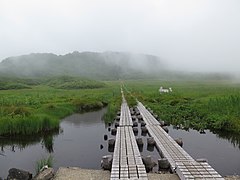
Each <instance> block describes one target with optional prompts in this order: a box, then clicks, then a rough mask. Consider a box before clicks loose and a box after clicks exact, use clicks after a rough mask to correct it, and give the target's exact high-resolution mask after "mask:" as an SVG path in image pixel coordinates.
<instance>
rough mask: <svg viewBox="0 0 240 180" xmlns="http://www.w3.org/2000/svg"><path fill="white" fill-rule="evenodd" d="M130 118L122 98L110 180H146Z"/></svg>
mask: <svg viewBox="0 0 240 180" xmlns="http://www.w3.org/2000/svg"><path fill="white" fill-rule="evenodd" d="M132 125H133V122H132V118H131V114H130V111H129V107H128V105H127V102H126V100H125V98H124V96H123V102H122V105H121V116H120V122H119V126H120V127H118V128H117V134H116V141H115V147H114V154H113V163H112V169H111V180H119V179H122V180H125V179H129V180H135V179H139V180H147V179H148V178H147V173H146V169H145V166H144V164H143V162H142V158H141V154H140V152H139V149H138V146H137V142H136V139H135V136H134V133H133V130H132Z"/></svg>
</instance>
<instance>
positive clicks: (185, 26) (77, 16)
mask: <svg viewBox="0 0 240 180" xmlns="http://www.w3.org/2000/svg"><path fill="white" fill-rule="evenodd" d="M75 50H78V51H80V52H81V51H100V52H102V51H129V52H136V53H146V54H153V55H157V56H159V57H160V58H161V59H162V60H163V61H165V62H168V63H169V64H170V65H171V67H172V68H175V69H179V70H183V69H184V70H188V71H226V72H239V73H240V0H0V60H2V59H4V58H6V57H9V56H16V55H22V54H29V53H32V52H52V53H56V54H65V53H69V52H72V51H75Z"/></svg>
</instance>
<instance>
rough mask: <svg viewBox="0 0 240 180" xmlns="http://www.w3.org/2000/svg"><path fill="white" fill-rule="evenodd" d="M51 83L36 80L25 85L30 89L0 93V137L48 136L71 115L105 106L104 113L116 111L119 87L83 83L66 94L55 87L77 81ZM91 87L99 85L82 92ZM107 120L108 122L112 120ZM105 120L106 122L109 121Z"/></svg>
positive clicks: (67, 78) (61, 79)
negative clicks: (42, 133) (47, 133)
mask: <svg viewBox="0 0 240 180" xmlns="http://www.w3.org/2000/svg"><path fill="white" fill-rule="evenodd" d="M53 79H54V80H51V81H48V83H46V80H45V79H44V80H42V79H39V80H38V83H36V84H34V85H29V86H30V87H31V88H30V89H19V90H1V91H0V117H1V118H0V135H4V136H13V135H17V134H21V135H30V134H36V133H40V132H49V131H52V130H54V129H58V128H59V120H60V119H61V118H63V117H65V116H67V115H70V114H72V113H74V112H86V111H93V110H96V109H100V108H103V107H104V106H106V105H108V104H109V112H108V113H110V114H113V112H115V109H116V108H117V106H116V105H114V103H115V102H117V100H116V99H118V98H120V90H119V86H117V87H116V86H115V85H113V86H112V85H110V84H108V85H107V84H105V83H102V82H97V81H90V80H89V81H86V80H84V83H85V84H86V85H85V89H83V88H81V89H76V88H74V89H71V88H67V90H66V89H58V88H56V87H58V85H59V84H61V83H60V82H63V80H66V82H69V83H72V84H74V83H75V84H76V86H78V83H77V82H79V81H75V80H76V78H69V77H60V78H59V79H57V78H53ZM70 80H73V81H72V82H71V81H70ZM53 82H54V83H53ZM88 82H90V85H88ZM92 83H95V84H99V85H100V86H99V87H101V88H96V87H98V85H96V86H94V89H86V88H89V87H93V85H92ZM47 84H51V85H53V84H54V85H56V87H50V86H49V85H48V86H47ZM63 84H64V83H63ZM79 84H81V82H79ZM116 89H118V91H116ZM113 106H114V109H113V108H112V107H113ZM115 106H116V107H115ZM107 116H109V115H107ZM109 117H111V118H112V116H109ZM107 119H108V121H109V119H110V118H107Z"/></svg>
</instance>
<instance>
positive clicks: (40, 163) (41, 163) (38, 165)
mask: <svg viewBox="0 0 240 180" xmlns="http://www.w3.org/2000/svg"><path fill="white" fill-rule="evenodd" d="M46 165H47V166H48V167H53V157H52V156H51V155H50V156H49V157H48V158H42V159H40V160H38V161H37V162H36V168H35V169H36V174H38V173H39V172H40V170H41V169H42V168H43V167H44V166H46Z"/></svg>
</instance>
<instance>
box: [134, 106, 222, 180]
mask: <svg viewBox="0 0 240 180" xmlns="http://www.w3.org/2000/svg"><path fill="white" fill-rule="evenodd" d="M138 109H139V111H140V114H141V115H142V117H143V120H144V121H145V123H146V127H147V129H148V132H149V135H150V136H152V137H153V138H154V140H155V141H156V146H157V148H158V150H159V152H160V153H161V155H163V156H164V157H165V158H167V159H168V161H169V163H170V166H171V170H172V171H173V172H176V173H177V174H178V176H179V178H180V179H218V180H220V179H221V180H224V178H222V176H221V175H219V174H218V173H217V172H216V171H215V170H214V169H213V168H212V167H211V166H210V165H209V164H208V163H206V162H204V163H200V162H197V161H195V160H194V159H193V158H192V157H191V156H190V155H189V154H188V153H187V152H186V151H185V150H184V149H183V148H181V147H180V146H179V145H178V144H177V143H176V142H175V141H174V140H173V139H172V138H171V137H170V136H169V135H168V134H167V133H166V132H165V131H164V130H163V129H162V128H161V126H160V124H159V122H158V121H157V120H156V119H155V118H154V117H153V115H152V114H151V113H150V112H149V111H148V110H147V109H146V108H145V107H144V106H143V104H142V103H140V102H138Z"/></svg>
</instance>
